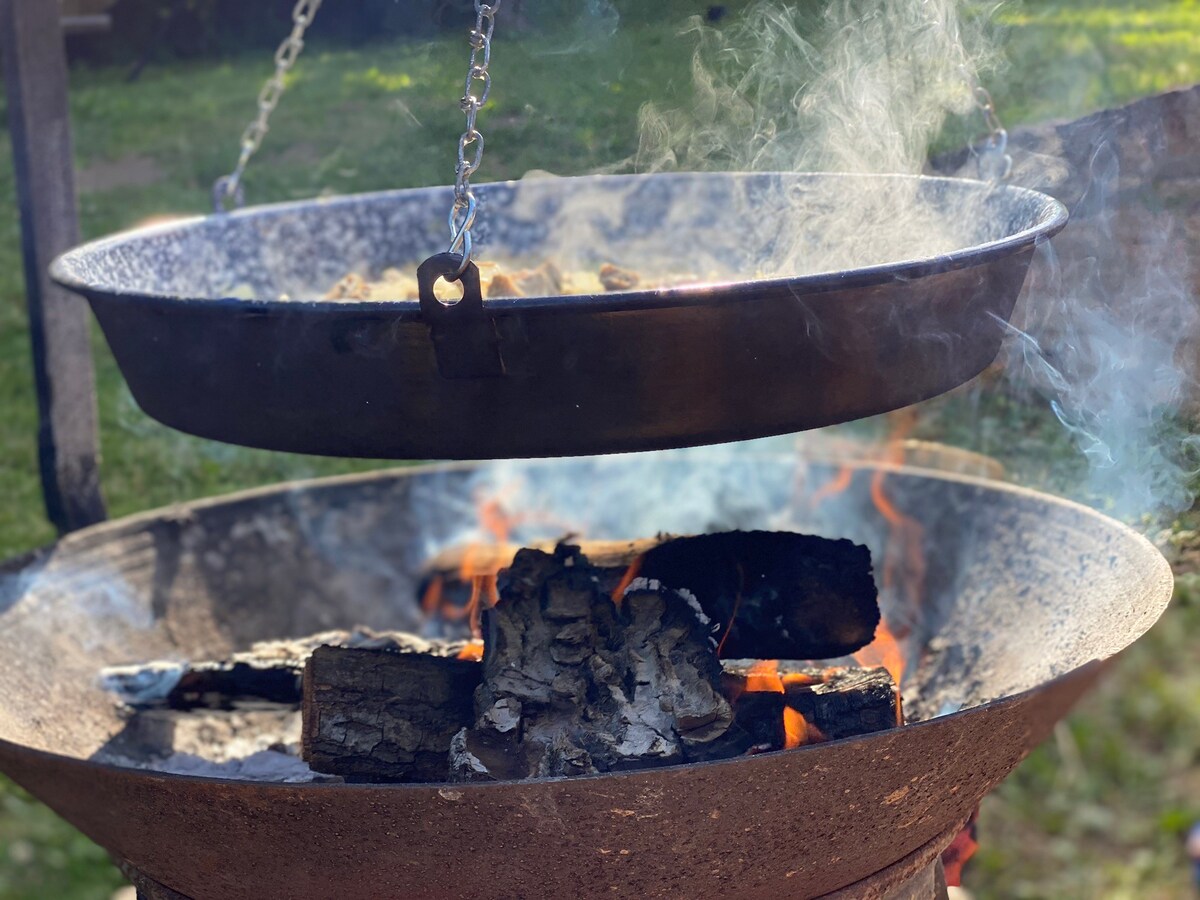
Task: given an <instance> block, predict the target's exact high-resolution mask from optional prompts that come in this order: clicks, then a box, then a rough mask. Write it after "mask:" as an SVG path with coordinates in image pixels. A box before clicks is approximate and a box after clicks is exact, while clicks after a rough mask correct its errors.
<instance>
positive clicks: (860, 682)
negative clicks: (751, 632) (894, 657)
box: [722, 659, 903, 743]
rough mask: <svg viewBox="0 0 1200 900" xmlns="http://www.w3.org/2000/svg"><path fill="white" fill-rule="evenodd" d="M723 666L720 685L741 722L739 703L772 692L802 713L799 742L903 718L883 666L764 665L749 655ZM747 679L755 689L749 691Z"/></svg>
mask: <svg viewBox="0 0 1200 900" xmlns="http://www.w3.org/2000/svg"><path fill="white" fill-rule="evenodd" d="M723 667H724V676H723V687H722V689H723V691H724V693H725V695H726V696H728V697H729V698H730V699H731V700H732V701H733V706H734V710H735V712H737V713H738V718H739V721H741V720H743V713H742V712H741V709H740V707H741V704H743V703H745V702H746V701H747V700H749V701H751V702H760V701H759V700H758V698H759V696H760V694H766V695H768V696H773V697H776V698H778V702H779V703H780V704H781V705H782V706H786V707H787V708H788V709H791V710H793V711H795V712H797V713H799V714H800V715H801V716H802V717H803V721H804V723H805V725H806V727H807V730H808V734H807V739H806V740H803V741H801V743H818V742H820V741H825V740H829V741H833V740H837V739H839V738H845V737H855V736H856V735H860V734H870V733H872V732H875V731H883V730H885V729H888V728H895V727H896V726H897V725H900V724H901V723H902V720H903V715H902V710H901V705H900V692H899V691H898V690H897V688H896V682H895V681H894V680H893V679H892V676H891V675H890V674H888V671H887V670H886V669H882V668H877V669H865V668H858V667H856V666H844V667H835V668H827V669H822V668H814V667H812V666H808V665H805V664H801V663H790V662H787V661H782V662H780V661H771V662H769V663H767V664H765V666H764V663H763V662H762V661H755V660H748V659H739V660H726V661H725V662H724V663H723ZM748 683H753V685H752V686H753V687H754V688H756V689H757V690H748ZM760 734H761V732H760Z"/></svg>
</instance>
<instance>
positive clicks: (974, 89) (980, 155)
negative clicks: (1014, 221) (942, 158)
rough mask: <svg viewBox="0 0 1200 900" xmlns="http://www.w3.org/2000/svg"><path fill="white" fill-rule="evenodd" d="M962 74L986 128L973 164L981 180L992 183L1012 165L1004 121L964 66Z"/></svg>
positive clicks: (1006, 173) (989, 98) (1007, 171)
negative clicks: (986, 133)
mask: <svg viewBox="0 0 1200 900" xmlns="http://www.w3.org/2000/svg"><path fill="white" fill-rule="evenodd" d="M963 74H964V76H965V77H966V79H967V83H968V84H969V85H970V86H971V95H972V97H974V98H975V105H976V106H977V107H978V108H979V111H980V113H981V114H982V115H983V123H984V127H986V128H987V130H988V135H987V137H986V138H984V141H983V144H982V145H981V146H980V147H979V148H978V149H977V150H976V151H975V152H976V160H975V164H976V166H977V167H978V170H979V177H980V178H981V179H982V180H983V181H990V182H993V183H994V182H998V181H1003V180H1004V179H1006V178H1007V177H1008V176H1009V174H1011V172H1012V167H1013V159H1012V156H1011V155H1010V154H1009V152H1008V131H1007V130H1005V128H1004V123H1003V122H1001V121H1000V115H999V114H998V113H997V112H996V104H995V102H993V100H992V95H991V93H989V92H988V89H987V88H985V87H984V86H983V85H982V84H980V83H979V82H978V81H977V80H976V79H975V77H974V76H972V75H971V73H970V71H969V70H967V69H965V68H964V70H963Z"/></svg>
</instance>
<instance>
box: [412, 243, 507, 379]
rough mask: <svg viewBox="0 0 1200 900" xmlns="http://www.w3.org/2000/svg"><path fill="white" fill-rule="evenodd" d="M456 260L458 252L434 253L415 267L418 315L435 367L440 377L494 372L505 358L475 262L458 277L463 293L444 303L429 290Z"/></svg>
mask: <svg viewBox="0 0 1200 900" xmlns="http://www.w3.org/2000/svg"><path fill="white" fill-rule="evenodd" d="M461 265H462V257H461V256H459V255H458V254H457V253H439V254H437V255H436V256H431V257H430V258H429V259H427V260H425V262H423V263H421V267H420V268H419V269H417V285H418V287H419V290H420V297H421V315H422V316H423V317H424V319H425V322H426V323H427V324H428V325H429V333H430V336H431V337H432V338H433V350H434V353H435V354H436V355H437V363H438V371H439V372H440V373H441V376H442V377H443V378H454V379H462V378H496V377H499V376H501V375H503V374H504V359H503V357H502V356H501V354H500V338H499V336H498V335H497V333H496V323H495V322H494V321H492V317H491V316H490V315H488V312H487V310H486V309H484V306H483V291H482V289H481V288H480V284H479V268H478V266H476V265H475V264H474V263H471V264H469V265H468V266H467V268H466V269H464V270H463V273H462V275H461V276H459V277H458V280H459V281H460V282H461V284H462V287H463V297H462V299H461V300H459V301H458V302H457V303H453V304H446V303H443V302H442V301H441V300H439V299H438V298H437V296H436V295H435V294H434V292H433V286H434V285H435V284H437V280H438V279H439V278H446V279H447V280H452V279H454V278H455V276H456V275H457V273H458V270H459V267H460V266H461Z"/></svg>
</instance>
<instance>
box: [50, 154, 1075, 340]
mask: <svg viewBox="0 0 1200 900" xmlns="http://www.w3.org/2000/svg"><path fill="white" fill-rule="evenodd" d="M742 178H788V179H797V180H804V179H816V178H826V179H828V178H833V179H845V180H847V181H851V180H871V181H897V182H915V183H918V184H944V185H951V186H953V189H955V190H961V191H964V192H982V191H1003V192H1006V193H1009V194H1011V195H1013V196H1017V197H1023V198H1025V199H1027V200H1030V201H1035V202H1037V203H1039V204H1040V205H1041V207H1042V208H1041V210H1040V212H1039V213H1038V215H1037V218H1036V220H1035V221H1034V222H1033V224H1031V225H1029V226H1027V227H1026V228H1023V229H1021V230H1019V231H1017V232H1014V233H1013V234H1010V235H1006V236H1005V237H1003V238H998V239H996V240H994V241H987V242H984V243H980V244H973V245H970V246H967V247H961V248H958V249H955V250H952V251H950V252H949V253H944V254H937V255H933V256H924V257H916V258H910V259H902V260H894V261H891V262H886V263H878V264H875V265H871V266H863V267H859V268H855V269H845V270H839V271H832V272H816V273H811V274H805V275H795V276H780V277H774V278H764V279H757V280H750V281H737V280H725V281H720V282H716V283H704V284H695V285H685V286H681V287H673V288H659V289H648V290H633V291H618V292H612V293H607V294H591V295H566V296H550V297H519V298H498V299H494V300H486V301H485V308H486V309H488V310H489V311H491V312H492V313H494V314H496V315H500V316H503V315H505V314H524V313H530V312H532V313H558V314H567V315H570V314H581V313H582V314H590V313H595V312H622V311H635V310H651V309H663V308H671V307H702V306H716V305H721V304H724V303H734V302H738V303H744V302H747V301H750V300H754V299H755V298H756V297H757V296H758V295H768V296H779V295H788V294H791V295H795V296H801V295H807V294H817V293H826V292H830V291H836V290H843V289H850V288H862V287H870V286H874V285H882V284H887V283H889V282H893V281H911V280H915V279H919V278H924V277H927V276H930V275H936V274H941V273H944V272H950V271H955V270H959V269H968V268H973V267H975V266H978V265H981V264H983V263H986V262H989V261H992V260H995V259H997V258H1001V257H1005V256H1008V255H1011V254H1012V253H1015V252H1017V251H1019V250H1020V249H1023V248H1025V247H1027V246H1037V245H1039V244H1041V243H1043V242H1045V241H1047V240H1049V239H1050V238H1052V237H1053V236H1054V235H1056V234H1058V233H1059V232H1060V231H1061V230H1062V229H1063V228H1064V227H1065V226H1066V224H1067V221H1068V218H1069V214H1068V212H1067V209H1066V207H1065V206H1064V205H1063V204H1062V203H1061V202H1060V201H1058V200H1056V199H1055V198H1053V197H1051V196H1049V195H1047V194H1044V193H1041V192H1039V191H1035V190H1032V189H1030V188H1025V187H1020V186H1018V185H1012V184H1002V183H1001V184H988V183H986V182H982V181H978V180H975V179H970V178H952V177H945V176H933V175H912V174H883V173H869V174H857V173H851V172H669V173H658V174H648V175H581V176H570V177H565V178H559V179H554V180H555V181H556V182H566V183H575V184H579V183H584V182H593V183H614V184H621V183H626V182H628V183H632V182H636V181H645V180H648V179H656V180H663V179H667V180H675V179H704V180H709V179H712V180H718V181H733V180H736V179H742ZM528 183H534V182H523V181H515V180H510V181H504V182H491V183H488V184H482V185H480V186H479V187H480V190H482V191H487V190H488V189H489V188H491V189H497V188H500V189H503V188H515V187H518V186H520V185H522V184H528ZM445 190H447V189H446V188H444V187H421V188H402V189H398V190H388V191H372V192H366V193H358V194H345V195H339V196H337V197H330V198H316V199H310V200H292V201H285V202H281V203H271V204H263V205H259V206H251V207H246V208H244V209H242V210H238V211H235V212H232V213H228V214H227V215H228V216H229V217H230V218H234V219H238V218H243V219H250V218H259V217H264V218H265V217H276V216H284V215H287V214H289V213H293V212H296V211H298V210H302V209H306V208H311V207H314V206H336V205H351V204H356V203H363V202H368V203H382V202H386V201H387V200H389V199H393V198H400V197H412V196H416V195H420V194H429V195H435V194H437V193H439V192H444V191H445ZM214 218H215V216H213V215H207V216H191V217H187V218H184V219H179V220H174V221H171V222H164V223H160V224H156V225H149V226H144V227H141V228H134V229H131V230H127V231H123V232H119V233H117V234H113V235H109V236H107V237H102V238H99V239H97V240H94V241H89V242H87V243H85V244H82V245H80V246H79V247H76V248H74V249H72V250H68V251H67V252H66V253H64V254H62V255H61V256H59V257H58V258H57V259H55V260H54V261H53V262H52V263H51V265H50V277H51V278H52V279H53V280H54V281H55V282H56V283H57V284H59V285H60V286H61V287H64V288H66V289H67V290H70V291H73V292H75V293H78V294H82V295H83V296H85V297H89V298H94V299H102V300H106V301H113V302H121V303H131V304H141V305H149V306H152V307H158V308H163V309H178V308H181V307H182V308H186V309H203V310H208V311H219V312H222V313H230V312H240V313H243V314H257V315H262V314H283V313H289V314H293V315H294V314H296V313H299V312H304V313H324V314H338V315H343V316H362V315H365V314H371V313H385V314H392V315H398V316H399V317H401V318H412V319H419V318H420V304H419V302H418V301H416V300H301V299H289V300H280V299H252V300H243V299H238V298H231V297H182V296H179V295H176V294H170V293H166V292H161V291H144V290H130V291H123V290H119V289H117V288H116V286H114V285H112V284H99V283H91V282H89V281H88V280H87V279H86V278H85V277H83V276H82V275H80V274H79V273H78V266H79V264H80V263H81V262H82V261H84V260H86V259H88V258H90V257H94V256H96V255H98V254H102V253H106V252H109V251H112V250H113V249H115V248H118V247H122V246H126V245H129V244H130V243H132V242H136V241H138V240H141V239H144V238H148V237H156V236H160V235H166V234H171V233H175V232H179V233H182V232H186V231H190V230H195V229H199V228H202V227H205V225H206V223H208V222H210V221H212V220H213V219H214Z"/></svg>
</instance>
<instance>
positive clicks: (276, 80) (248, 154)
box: [213, 0, 324, 213]
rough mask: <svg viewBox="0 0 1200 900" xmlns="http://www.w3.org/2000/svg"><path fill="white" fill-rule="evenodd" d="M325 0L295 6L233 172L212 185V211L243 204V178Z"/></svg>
mask: <svg viewBox="0 0 1200 900" xmlns="http://www.w3.org/2000/svg"><path fill="white" fill-rule="evenodd" d="M322 2H324V0H298V2H297V3H296V6H295V7H294V8H293V9H292V32H291V34H289V35H288V36H287V37H286V38H284V41H283V43H282V44H280V45H279V49H278V50H276V51H275V74H274V75H272V76H271V77H270V78H269V79H268V80H267V83H266V84H264V85H263V87H262V90H261V91H259V93H258V115H257V116H255V118H254V121H252V122H251V123H250V124H249V125H247V126H246V130H245V131H244V132H242V140H241V153H240V154H239V155H238V161H237V165H236V166H234V169H233V171H232V172H231V173H230V174H228V175H224V176H222V177H221V178H218V179H217V182H216V184H214V185H213V210H214V211H215V212H218V213H222V212H225V210H226V205H227V204H228V203H229V201H231V200H232V201H233V204H234V207H235V208H238V207H241V205H242V204H243V203H244V202H245V190H244V187H243V185H242V179H243V177H244V176H245V174H246V167H247V166H248V165H250V160H251V159H252V158H253V157H254V154H255V153H257V152H258V148H259V147H261V146H262V142H263V139H264V138H266V136H267V132H269V131H270V130H271V114H272V113H273V112H275V107H277V106H278V105H279V101H280V99H282V97H283V94H284V92H285V91H286V90H287V76H288V73H289V72H291V71H292V69H293V68H294V67H295V65H296V61H297V60H299V59H300V54H301V53H303V52H304V35H305V33H306V32H307V31H308V28H309V26H310V25H312V23H313V19H314V18H316V15H317V10H319V9H320V8H321V3H322Z"/></svg>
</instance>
